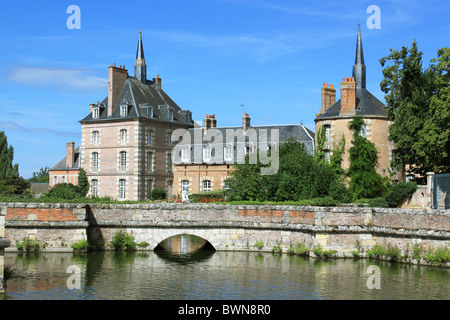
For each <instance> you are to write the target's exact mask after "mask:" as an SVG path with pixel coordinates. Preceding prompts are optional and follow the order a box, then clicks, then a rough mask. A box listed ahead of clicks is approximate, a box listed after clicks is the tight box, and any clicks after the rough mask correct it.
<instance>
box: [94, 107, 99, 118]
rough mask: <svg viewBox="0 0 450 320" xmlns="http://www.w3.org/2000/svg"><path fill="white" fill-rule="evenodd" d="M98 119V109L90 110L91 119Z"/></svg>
mask: <svg viewBox="0 0 450 320" xmlns="http://www.w3.org/2000/svg"><path fill="white" fill-rule="evenodd" d="M99 117H100V108H98V107H97V108H94V109H92V118H93V119H98V118H99Z"/></svg>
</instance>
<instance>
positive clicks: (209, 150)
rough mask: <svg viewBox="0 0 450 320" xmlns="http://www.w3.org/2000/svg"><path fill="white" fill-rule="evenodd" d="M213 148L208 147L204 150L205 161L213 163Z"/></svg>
mask: <svg viewBox="0 0 450 320" xmlns="http://www.w3.org/2000/svg"><path fill="white" fill-rule="evenodd" d="M211 154H212V148H211V146H206V147H204V148H203V161H211Z"/></svg>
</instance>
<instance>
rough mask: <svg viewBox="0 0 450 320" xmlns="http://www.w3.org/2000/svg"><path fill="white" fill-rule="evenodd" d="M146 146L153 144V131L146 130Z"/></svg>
mask: <svg viewBox="0 0 450 320" xmlns="http://www.w3.org/2000/svg"><path fill="white" fill-rule="evenodd" d="M147 144H153V131H152V130H147Z"/></svg>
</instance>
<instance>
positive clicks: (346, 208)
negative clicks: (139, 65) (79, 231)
mask: <svg viewBox="0 0 450 320" xmlns="http://www.w3.org/2000/svg"><path fill="white" fill-rule="evenodd" d="M2 207H3V208H30V209H32V208H41V209H50V208H52V209H58V208H65V209H82V208H86V207H90V208H93V209H144V210H158V209H163V210H174V209H188V210H189V209H190V210H198V209H200V210H201V209H203V210H204V209H207V208H214V209H216V210H229V209H237V210H277V211H289V210H292V211H310V212H346V213H352V212H354V213H387V214H400V213H401V214H427V215H430V214H432V215H443V216H450V209H449V210H442V209H431V208H427V209H410V208H372V207H366V206H361V207H360V206H355V205H342V206H337V207H316V206H296V205H272V204H263V205H253V204H249V205H241V204H220V203H218V204H216V203H214V204H212V203H166V202H162V203H133V204H120V203H110V204H108V203H107V204H101V203H24V202H5V203H0V208H2ZM0 212H1V211H0Z"/></svg>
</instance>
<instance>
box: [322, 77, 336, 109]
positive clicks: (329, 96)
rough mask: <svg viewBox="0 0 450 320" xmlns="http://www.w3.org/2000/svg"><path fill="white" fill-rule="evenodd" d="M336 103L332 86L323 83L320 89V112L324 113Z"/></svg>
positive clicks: (334, 90)
mask: <svg viewBox="0 0 450 320" xmlns="http://www.w3.org/2000/svg"><path fill="white" fill-rule="evenodd" d="M335 103H336V89H335V88H334V85H331V84H327V83H324V84H323V87H322V112H324V113H325V112H326V111H327V110H328V109H329V108H330V107H331V106H332V105H334V104H335Z"/></svg>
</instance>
